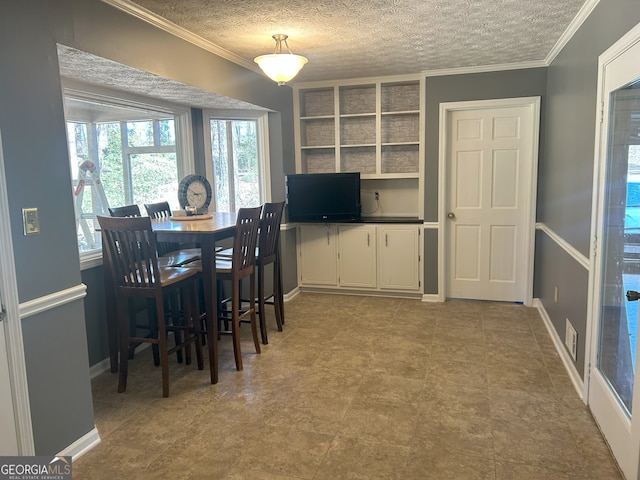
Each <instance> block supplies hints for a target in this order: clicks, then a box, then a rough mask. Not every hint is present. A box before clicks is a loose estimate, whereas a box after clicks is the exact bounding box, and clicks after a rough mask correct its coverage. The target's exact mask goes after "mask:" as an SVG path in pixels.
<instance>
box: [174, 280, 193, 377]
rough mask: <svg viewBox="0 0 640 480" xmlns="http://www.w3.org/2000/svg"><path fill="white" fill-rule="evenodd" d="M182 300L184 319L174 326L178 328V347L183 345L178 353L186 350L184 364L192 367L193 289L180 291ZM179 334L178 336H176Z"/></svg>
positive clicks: (188, 288)
mask: <svg viewBox="0 0 640 480" xmlns="http://www.w3.org/2000/svg"><path fill="white" fill-rule="evenodd" d="M180 300H181V303H182V310H183V312H182V318H178V322H179V323H178V324H174V326H177V327H178V328H177V329H175V331H174V334H173V335H174V338H175V341H176V347H177V346H178V345H181V348H180V349H179V350H178V352H181V351H182V350H183V349H184V351H185V352H184V362H185V364H186V365H191V333H192V332H191V330H190V326H191V324H192V322H191V311H192V310H191V309H192V306H193V305H192V303H191V287H184V288H182V289H180ZM180 329H184V343H183V340H182V332H181V330H180ZM176 334H177V335H176ZM179 359H180V356H178V363H179V362H180V360H179Z"/></svg>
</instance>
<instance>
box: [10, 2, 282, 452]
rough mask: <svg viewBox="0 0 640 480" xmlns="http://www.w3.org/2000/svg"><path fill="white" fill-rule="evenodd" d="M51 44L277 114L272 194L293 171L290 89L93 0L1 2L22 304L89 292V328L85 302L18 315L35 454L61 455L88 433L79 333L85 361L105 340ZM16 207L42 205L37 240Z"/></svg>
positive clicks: (99, 352) (12, 207)
mask: <svg viewBox="0 0 640 480" xmlns="http://www.w3.org/2000/svg"><path fill="white" fill-rule="evenodd" d="M56 43H61V44H64V45H68V46H71V47H74V48H77V49H79V50H84V51H87V52H89V53H92V54H94V55H99V56H102V57H105V58H108V59H111V60H114V61H118V62H121V63H123V64H125V65H129V66H131V67H134V68H138V69H142V70H146V71H149V72H151V73H154V74H157V75H162V76H165V77H167V78H169V79H172V80H176V81H179V82H183V83H186V84H189V85H192V86H196V87H199V88H202V89H205V90H209V91H212V92H216V93H219V94H222V95H226V96H230V97H234V98H237V99H240V100H244V101H246V102H249V103H253V104H256V105H260V106H263V107H266V108H270V109H273V110H274V111H278V112H280V113H279V114H277V115H270V117H269V120H270V122H272V121H273V122H275V124H274V125H272V127H273V128H274V130H275V131H279V132H281V137H280V138H271V143H272V147H273V149H272V157H273V156H274V153H275V155H276V156H279V157H280V159H278V158H276V160H275V161H274V165H275V168H276V171H275V172H273V174H272V176H273V177H274V178H275V179H276V180H275V188H274V191H276V192H277V191H279V190H282V191H283V188H282V187H281V184H282V180H278V178H279V177H280V176H282V169H283V168H284V167H283V165H285V164H288V165H293V104H292V94H291V89H290V88H289V87H278V86H277V85H276V84H275V83H274V82H272V81H270V80H268V79H266V78H264V77H263V76H262V75H260V74H258V73H256V72H253V71H249V70H246V69H244V68H242V67H239V66H237V65H235V64H233V63H231V62H228V61H226V60H224V59H221V58H219V57H217V56H215V55H213V54H211V53H209V52H206V51H204V50H201V49H199V48H197V47H195V46H194V45H192V44H189V43H188V42H185V41H182V40H180V39H178V38H176V37H173V36H171V35H169V34H168V33H166V32H163V31H161V30H159V29H156V28H153V27H151V26H150V25H148V24H146V23H144V22H142V21H140V20H137V19H135V18H133V17H131V16H129V15H126V14H124V13H122V12H120V11H118V10H117V9H115V8H113V7H110V6H108V5H106V4H105V3H102V2H100V1H98V0H57V1H55V2H50V1H45V0H31V1H29V2H24V1H22V0H3V1H2V2H0V65H2V71H1V73H0V130H1V131H2V138H3V150H4V158H5V164H6V168H5V172H2V174H4V175H5V176H6V180H7V186H8V194H9V208H10V222H11V231H12V239H13V246H14V250H15V264H16V275H17V287H18V295H19V301H20V302H21V303H23V302H26V301H28V300H32V299H36V298H39V297H43V296H45V295H49V294H54V293H56V292H59V291H61V290H64V289H67V288H72V287H75V286H77V285H79V284H80V283H81V282H86V284H87V291H88V297H87V300H86V306H87V312H86V317H87V321H86V325H87V326H86V327H85V311H84V308H83V302H73V303H69V304H67V305H64V306H62V307H57V308H54V309H51V310H48V311H46V312H44V313H42V314H39V315H35V316H31V317H27V318H25V319H24V320H23V334H24V348H25V360H26V365H27V380H28V385H29V389H30V399H29V400H30V404H31V415H32V420H33V430H34V439H35V446H36V454H38V455H51V454H55V453H58V452H60V451H61V450H63V449H64V448H66V447H68V446H69V445H70V444H71V443H72V442H73V441H75V440H77V439H79V438H80V437H82V436H83V435H85V434H86V433H88V432H89V431H91V429H93V427H94V421H93V412H92V403H91V391H90V383H89V376H88V366H89V360H88V352H87V331H88V332H89V333H90V335H91V339H90V340H89V343H90V344H91V345H92V359H91V360H92V363H93V360H94V359H95V358H96V357H101V356H102V355H103V352H104V350H102V348H103V345H104V344H103V342H102V338H103V335H104V333H105V330H104V318H103V310H102V309H103V308H104V306H103V303H102V302H103V300H102V299H101V298H100V295H101V291H102V284H101V275H102V273H101V269H99V268H98V269H95V270H94V271H88V272H84V273H83V274H82V275H81V272H80V265H79V260H78V251H77V243H76V235H75V220H74V211H73V203H72V196H71V194H70V193H71V176H70V169H69V159H68V154H67V146H66V132H65V122H64V110H63V99H62V93H61V91H62V90H61V85H60V77H59V71H58V61H57V51H56ZM282 157H285V158H282ZM287 157H288V158H287ZM23 207H37V208H38V209H39V213H40V228H41V233H40V235H34V236H30V237H24V236H23V235H22V219H21V209H22V208H23ZM90 317H91V318H90ZM94 346H96V348H95V350H94Z"/></svg>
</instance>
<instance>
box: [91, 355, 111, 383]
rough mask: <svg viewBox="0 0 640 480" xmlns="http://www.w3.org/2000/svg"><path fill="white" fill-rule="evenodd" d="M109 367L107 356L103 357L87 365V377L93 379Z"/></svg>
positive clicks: (109, 362)
mask: <svg viewBox="0 0 640 480" xmlns="http://www.w3.org/2000/svg"><path fill="white" fill-rule="evenodd" d="M110 369H111V360H109V358H105V359H104V360H102V361H101V362H98V363H96V364H94V365H91V366H90V367H89V378H90V379H91V380H93V379H94V378H96V377H97V376H98V375H100V374H101V373H104V372H106V371H108V370H110Z"/></svg>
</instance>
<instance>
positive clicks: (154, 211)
mask: <svg viewBox="0 0 640 480" xmlns="http://www.w3.org/2000/svg"><path fill="white" fill-rule="evenodd" d="M144 208H145V210H146V211H147V215H149V216H150V217H151V218H169V217H170V216H171V207H169V202H159V203H145V204H144Z"/></svg>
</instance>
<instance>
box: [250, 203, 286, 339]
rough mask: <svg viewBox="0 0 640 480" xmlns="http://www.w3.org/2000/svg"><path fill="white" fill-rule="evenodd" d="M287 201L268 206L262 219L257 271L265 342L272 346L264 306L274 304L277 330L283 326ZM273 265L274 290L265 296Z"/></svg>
mask: <svg viewBox="0 0 640 480" xmlns="http://www.w3.org/2000/svg"><path fill="white" fill-rule="evenodd" d="M283 210H284V202H277V203H265V204H264V207H263V209H262V219H261V220H260V233H259V235H258V251H257V253H256V269H257V270H258V311H257V313H258V318H259V320H260V333H261V335H262V343H264V344H265V345H266V344H267V343H269V341H268V336H267V325H266V312H265V305H273V307H274V313H275V317H276V325H277V328H278V331H279V332H281V331H282V325H283V324H284V294H283V291H282V264H281V260H280V221H281V220H282V211H283ZM269 264H272V272H273V275H272V290H271V293H267V294H265V266H267V265H269Z"/></svg>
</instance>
